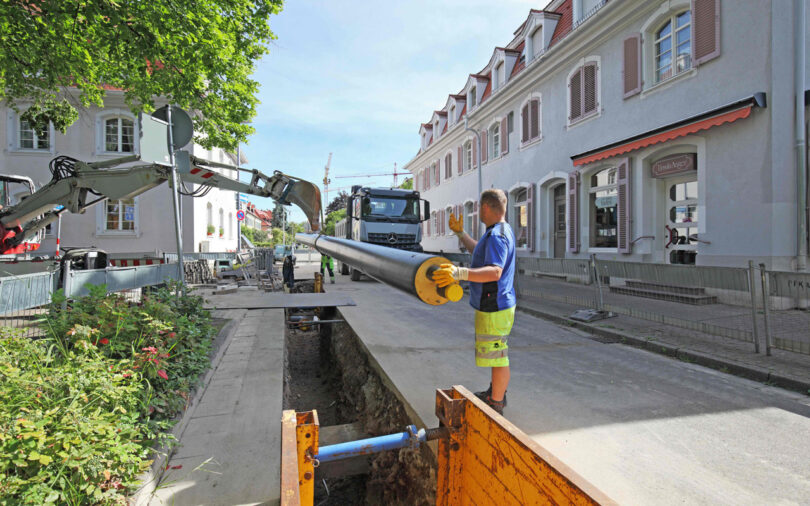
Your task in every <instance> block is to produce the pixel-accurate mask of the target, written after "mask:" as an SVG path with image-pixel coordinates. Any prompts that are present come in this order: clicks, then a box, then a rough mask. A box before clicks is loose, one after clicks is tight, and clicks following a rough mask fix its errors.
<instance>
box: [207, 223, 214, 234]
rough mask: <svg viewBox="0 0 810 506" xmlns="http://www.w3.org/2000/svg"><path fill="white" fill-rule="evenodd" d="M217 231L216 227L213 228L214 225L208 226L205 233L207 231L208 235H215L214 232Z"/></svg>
mask: <svg viewBox="0 0 810 506" xmlns="http://www.w3.org/2000/svg"><path fill="white" fill-rule="evenodd" d="M215 230H216V228H214V226H213V225H208V226H207V227H206V228H205V231H206V233H207V234H208V235H214V231H215Z"/></svg>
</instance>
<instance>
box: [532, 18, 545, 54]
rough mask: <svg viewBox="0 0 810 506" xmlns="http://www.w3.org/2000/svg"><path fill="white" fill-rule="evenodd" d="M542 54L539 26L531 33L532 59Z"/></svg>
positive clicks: (541, 33) (541, 31)
mask: <svg viewBox="0 0 810 506" xmlns="http://www.w3.org/2000/svg"><path fill="white" fill-rule="evenodd" d="M541 54H543V27H542V26H541V27H539V28H538V29H537V30H535V31H534V33H533V34H532V59H535V58H537V57H538V56H540V55H541Z"/></svg>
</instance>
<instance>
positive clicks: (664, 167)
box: [652, 153, 697, 177]
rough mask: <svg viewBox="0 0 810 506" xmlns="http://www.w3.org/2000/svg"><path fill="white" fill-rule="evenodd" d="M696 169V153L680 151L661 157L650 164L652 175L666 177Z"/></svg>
mask: <svg viewBox="0 0 810 506" xmlns="http://www.w3.org/2000/svg"><path fill="white" fill-rule="evenodd" d="M694 170H697V155H696V154H695V153H682V154H678V155H670V156H666V157H664V158H661V159H660V160H658V161H657V162H655V163H653V164H652V177H667V176H673V175H675V174H683V173H685V172H692V171H694Z"/></svg>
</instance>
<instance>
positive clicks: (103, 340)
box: [99, 337, 110, 344]
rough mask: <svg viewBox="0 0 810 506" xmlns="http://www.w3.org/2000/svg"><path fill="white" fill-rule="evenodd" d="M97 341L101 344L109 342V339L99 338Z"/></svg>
mask: <svg viewBox="0 0 810 506" xmlns="http://www.w3.org/2000/svg"><path fill="white" fill-rule="evenodd" d="M99 342H100V343H101V344H110V340H109V339H107V338H106V337H103V338H101V341H99Z"/></svg>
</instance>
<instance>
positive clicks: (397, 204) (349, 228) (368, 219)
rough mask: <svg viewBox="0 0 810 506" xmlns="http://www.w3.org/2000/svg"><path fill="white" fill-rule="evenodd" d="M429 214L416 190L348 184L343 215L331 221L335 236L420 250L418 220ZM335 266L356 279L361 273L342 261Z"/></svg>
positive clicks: (425, 218)
mask: <svg viewBox="0 0 810 506" xmlns="http://www.w3.org/2000/svg"><path fill="white" fill-rule="evenodd" d="M429 217H430V203H429V202H428V201H426V200H424V199H422V198H421V197H420V196H419V192H418V191H414V190H403V189H400V188H369V187H366V186H361V185H355V186H352V192H351V194H350V195H349V198H348V199H347V201H346V218H344V219H342V220H340V221H339V222H337V223H336V224H335V237H340V238H344V239H351V240H354V241H361V242H368V243H371V244H378V245H382V246H388V247H390V248H397V249H403V250H407V251H417V252H420V253H421V252H422V244H421V243H422V226H421V225H422V222H423V221H425V220H427V219H429ZM337 269H338V270H339V271H340V273H341V274H344V275H345V274H350V275H351V279H352V281H358V280H360V276H362V274H363V273H362V272H361V271H359V270H358V269H355V268H353V267H350V266H348V265H346V264H343V263H342V262H338V265H337Z"/></svg>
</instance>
